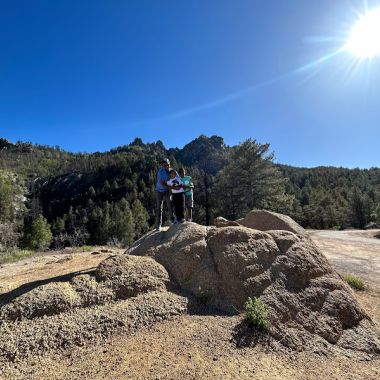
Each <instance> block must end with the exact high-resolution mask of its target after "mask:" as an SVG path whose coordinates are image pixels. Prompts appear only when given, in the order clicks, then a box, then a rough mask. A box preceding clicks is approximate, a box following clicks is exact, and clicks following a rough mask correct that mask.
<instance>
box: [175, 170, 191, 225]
mask: <svg viewBox="0 0 380 380" xmlns="http://www.w3.org/2000/svg"><path fill="white" fill-rule="evenodd" d="M178 174H179V176H180V177H181V181H182V183H183V189H184V190H185V207H186V210H187V220H188V221H189V222H192V221H193V207H194V199H193V189H194V184H193V181H192V179H191V177H190V176H186V171H185V169H184V168H179V170H178Z"/></svg>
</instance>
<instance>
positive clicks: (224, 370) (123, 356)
mask: <svg viewBox="0 0 380 380" xmlns="http://www.w3.org/2000/svg"><path fill="white" fill-rule="evenodd" d="M310 234H311V237H312V239H313V240H314V241H315V242H316V244H317V245H318V246H319V247H320V248H321V250H322V251H323V252H324V253H325V254H326V255H327V257H328V258H329V259H330V261H331V262H332V263H333V265H334V266H335V268H336V269H337V270H338V271H339V272H340V273H342V274H345V273H348V272H350V273H354V274H358V275H360V276H362V277H363V279H364V280H365V281H366V282H367V283H368V284H369V288H368V289H367V290H366V291H364V292H356V295H357V297H358V299H359V300H360V302H361V303H362V305H363V306H364V307H365V309H366V310H367V312H368V313H369V315H370V316H371V317H372V318H373V320H374V322H375V323H376V324H377V325H378V326H380V276H379V270H380V267H379V264H380V245H379V240H377V239H375V238H374V237H372V235H370V234H369V233H368V232H362V231H360V232H355V231H348V232H347V231H343V232H340V231H313V232H311V233H310ZM98 252H99V253H98V254H91V253H75V252H70V253H65V252H63V253H60V254H49V255H45V256H42V257H37V258H30V259H26V260H24V261H21V262H18V263H15V264H6V265H3V266H2V267H1V268H0V286H2V288H0V299H1V298H2V297H3V299H4V297H5V296H6V293H8V292H15V291H17V290H18V289H20V288H25V287H28V286H29V287H30V286H31V287H33V286H36V284H37V285H38V284H39V283H41V281H51V280H54V279H56V278H60V277H61V276H72V275H74V274H76V273H78V272H80V271H85V272H86V271H89V270H92V268H94V267H95V266H96V265H97V264H98V263H99V262H100V261H102V260H103V259H104V258H106V257H108V256H109V255H111V254H115V253H121V251H104V252H100V249H98ZM1 293H3V295H1ZM240 323H241V317H239V316H236V317H226V316H218V315H184V316H181V317H178V318H176V319H174V320H172V321H166V322H162V323H158V324H156V325H155V326H153V327H152V328H149V329H142V330H139V331H138V332H137V333H136V334H135V335H133V336H123V335H118V336H114V337H112V338H110V339H109V340H107V341H103V342H98V344H95V345H94V344H92V345H85V346H83V347H74V348H72V349H70V350H66V351H63V352H50V353H49V354H45V355H42V356H36V357H33V358H29V359H27V360H22V361H20V362H16V363H14V364H13V365H12V366H11V367H9V368H8V369H7V370H6V371H5V372H3V374H1V369H0V374H1V375H0V379H4V380H5V379H7V380H8V379H52V380H53V379H98V380H100V379H120V380H121V379H152V380H153V379H173V380H174V379H181V380H187V379H250V380H259V379H260V380H261V379H274V380H275V379H284V380H290V379H292V380H293V379H295V380H298V379H299V380H301V379H302V380H308V379H310V380H317V379H318V380H319V379H331V380H332V379H352V380H354V379H355V380H358V379H363V380H375V379H376V380H378V379H380V359H376V360H372V361H360V360H355V359H348V358H345V357H325V356H321V355H318V354H312V353H306V352H303V353H294V352H289V351H285V350H283V351H280V352H278V351H276V352H275V351H273V350H272V349H271V347H269V346H268V345H266V344H265V343H262V344H258V345H252V344H250V345H246V344H240V343H241V342H238V343H239V344H237V340H236V339H235V338H236V331H237V326H239V325H240Z"/></svg>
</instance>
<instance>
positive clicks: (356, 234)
mask: <svg viewBox="0 0 380 380" xmlns="http://www.w3.org/2000/svg"><path fill="white" fill-rule="evenodd" d="M379 234H380V230H369V231H360V230H359V231H358V230H347V231H312V232H310V236H311V238H312V239H313V240H314V242H315V243H316V244H317V245H318V247H319V248H320V249H321V250H322V252H324V254H325V255H326V256H327V257H328V259H329V260H330V262H331V263H332V264H333V265H334V266H335V268H336V269H337V270H338V271H339V272H341V273H342V274H343V275H345V274H348V273H354V274H356V275H359V276H362V277H363V278H364V279H365V280H366V281H367V283H369V284H370V285H372V286H374V287H380V239H378V238H375V236H376V235H379ZM379 289H380V288H379Z"/></svg>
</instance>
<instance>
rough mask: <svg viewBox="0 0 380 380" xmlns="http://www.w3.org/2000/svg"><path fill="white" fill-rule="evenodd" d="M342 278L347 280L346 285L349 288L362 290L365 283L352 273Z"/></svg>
mask: <svg viewBox="0 0 380 380" xmlns="http://www.w3.org/2000/svg"><path fill="white" fill-rule="evenodd" d="M344 280H345V281H346V282H347V284H348V285H350V286H351V288H353V289H356V290H364V289H365V283H364V281H363V280H362V279H361V278H360V277H358V276H355V275H353V274H348V275H347V276H346V277H345V278H344Z"/></svg>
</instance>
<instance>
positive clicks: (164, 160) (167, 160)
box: [161, 158, 170, 165]
mask: <svg viewBox="0 0 380 380" xmlns="http://www.w3.org/2000/svg"><path fill="white" fill-rule="evenodd" d="M161 164H168V165H170V160H169V159H168V158H164V159H163V160H162V161H161Z"/></svg>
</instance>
